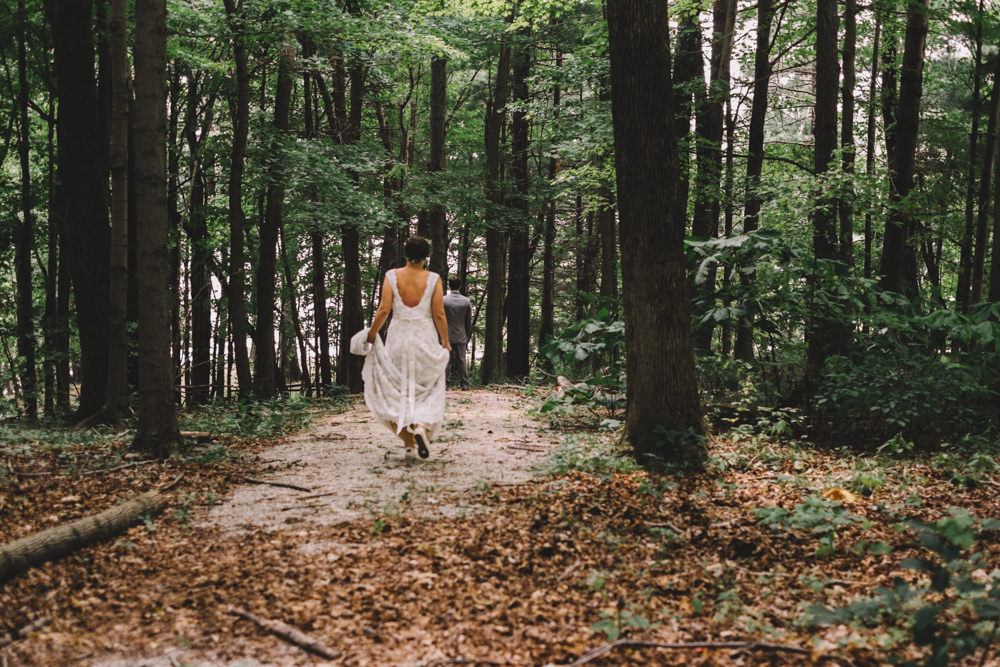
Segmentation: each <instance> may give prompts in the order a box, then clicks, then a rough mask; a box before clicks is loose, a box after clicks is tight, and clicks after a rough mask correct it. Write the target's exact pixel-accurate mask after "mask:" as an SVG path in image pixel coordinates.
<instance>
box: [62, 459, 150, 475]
mask: <svg viewBox="0 0 1000 667" xmlns="http://www.w3.org/2000/svg"><path fill="white" fill-rule="evenodd" d="M157 462H159V459H145V460H143V461H130V462H129V463H123V464H121V465H120V466H115V467H113V468H97V469H96V470H84V471H83V472H81V473H80V474H81V475H97V474H100V473H103V472H114V471H116V470H124V469H125V468H136V467H138V466H144V465H149V464H150V463H157Z"/></svg>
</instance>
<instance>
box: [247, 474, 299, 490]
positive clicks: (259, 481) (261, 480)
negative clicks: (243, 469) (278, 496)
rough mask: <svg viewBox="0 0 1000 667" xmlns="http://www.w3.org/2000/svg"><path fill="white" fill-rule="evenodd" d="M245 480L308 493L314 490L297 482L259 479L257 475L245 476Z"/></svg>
mask: <svg viewBox="0 0 1000 667" xmlns="http://www.w3.org/2000/svg"><path fill="white" fill-rule="evenodd" d="M243 481H244V482H250V483H251V484H266V485H267V486H280V487H281V488H284V489H295V490H296V491H305V492H306V493H308V492H310V491H312V489H310V488H309V487H306V486H299V485H297V484H288V483H287V482H272V481H270V480H266V479H258V478H256V477H244V478H243Z"/></svg>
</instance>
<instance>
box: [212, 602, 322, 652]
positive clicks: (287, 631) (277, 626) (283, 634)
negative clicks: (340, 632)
mask: <svg viewBox="0 0 1000 667" xmlns="http://www.w3.org/2000/svg"><path fill="white" fill-rule="evenodd" d="M226 613H227V614H229V615H230V616H238V617H239V618H242V619H245V620H247V621H250V622H252V623H254V624H255V625H257V626H258V627H260V628H262V629H264V630H267V631H268V632H270V633H271V634H272V635H274V636H275V637H277V638H279V639H283V640H284V641H286V642H288V643H289V644H294V645H295V646H298V647H299V648H301V649H302V650H303V651H306V652H308V653H312V654H313V655H318V656H319V657H321V658H327V659H329V660H335V659H336V658H339V657H340V651H338V650H336V649H333V648H330V647H329V646H327V645H326V644H324V643H323V642H321V641H319V640H318V639H313V638H312V637H310V636H309V635H307V634H305V633H304V632H302V631H301V630H298V629H296V628H293V627H292V626H290V625H288V624H287V623H283V622H282V621H275V620H271V619H269V618H263V617H261V616H258V615H257V614H252V613H250V612H249V611H247V610H246V609H239V608H232V609H229V610H228V611H227V612H226Z"/></svg>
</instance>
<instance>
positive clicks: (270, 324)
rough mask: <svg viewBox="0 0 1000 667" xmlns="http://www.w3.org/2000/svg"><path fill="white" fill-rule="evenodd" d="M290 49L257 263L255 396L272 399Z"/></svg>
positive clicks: (282, 69)
mask: <svg viewBox="0 0 1000 667" xmlns="http://www.w3.org/2000/svg"><path fill="white" fill-rule="evenodd" d="M291 60H292V53H291V47H290V46H289V45H287V44H285V45H282V47H281V53H280V54H279V55H278V84H277V85H278V87H277V92H276V93H275V96H274V131H275V140H274V142H273V143H272V147H271V160H272V162H271V173H270V178H269V179H268V180H269V184H268V186H267V204H266V208H265V212H264V218H263V219H262V220H261V223H260V249H259V252H258V260H257V335H256V336H255V342H256V346H255V348H254V349H255V351H256V358H255V371H256V375H255V377H254V394H256V396H257V398H272V397H273V396H275V394H276V393H277V385H276V382H277V378H276V377H275V375H274V368H275V361H274V299H275V279H276V278H277V271H276V268H277V257H278V236H279V231H280V229H281V225H282V222H283V221H282V207H283V205H284V199H285V182H284V179H285V175H284V160H283V159H282V158H281V152H282V150H283V146H282V145H281V143H282V141H283V139H284V136H283V135H285V134H287V132H288V125H289V120H288V117H289V109H290V107H291V101H292V63H291Z"/></svg>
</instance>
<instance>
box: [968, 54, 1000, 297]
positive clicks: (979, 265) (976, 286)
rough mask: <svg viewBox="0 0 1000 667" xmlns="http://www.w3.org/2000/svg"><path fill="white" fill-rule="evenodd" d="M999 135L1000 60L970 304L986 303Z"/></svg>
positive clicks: (981, 191) (979, 202) (982, 182)
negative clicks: (991, 201) (993, 188)
mask: <svg viewBox="0 0 1000 667" xmlns="http://www.w3.org/2000/svg"><path fill="white" fill-rule="evenodd" d="M998 132H1000V58H998V59H997V60H996V69H995V70H994V72H993V96H992V98H991V100H990V116H989V125H988V126H987V131H986V150H985V151H984V152H983V166H982V172H981V174H980V177H979V194H978V197H977V203H976V205H977V207H978V213H977V218H976V240H975V249H974V251H973V253H972V284H971V286H970V289H969V302H970V303H979V302H980V301H982V300H983V281H984V280H985V278H986V267H985V263H986V254H987V253H986V249H987V248H986V246H987V244H988V243H989V231H990V228H989V225H990V222H989V215H990V197H991V196H992V195H993V190H992V189H991V187H990V186H991V185H992V178H991V176H992V174H993V161H994V160H996V159H997V155H996V152H997V134H998Z"/></svg>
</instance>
